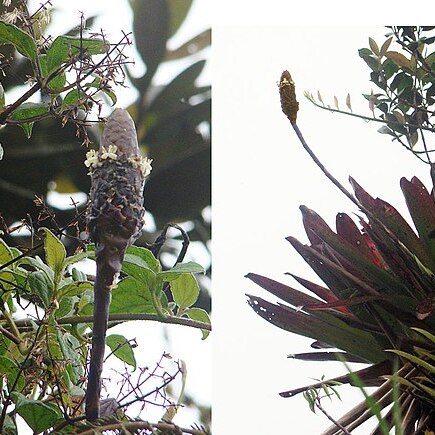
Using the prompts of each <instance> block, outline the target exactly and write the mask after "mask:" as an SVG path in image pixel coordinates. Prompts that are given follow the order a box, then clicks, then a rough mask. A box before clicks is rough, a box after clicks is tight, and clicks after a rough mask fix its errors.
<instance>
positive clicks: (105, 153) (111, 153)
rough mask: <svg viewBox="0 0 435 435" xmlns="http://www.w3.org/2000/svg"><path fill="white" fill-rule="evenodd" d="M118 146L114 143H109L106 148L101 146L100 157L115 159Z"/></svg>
mask: <svg viewBox="0 0 435 435" xmlns="http://www.w3.org/2000/svg"><path fill="white" fill-rule="evenodd" d="M117 149H118V147H117V146H116V145H109V148H108V149H107V150H106V148H104V147H101V159H102V160H106V159H112V160H116V159H117V158H118V156H117V155H116V151H117Z"/></svg>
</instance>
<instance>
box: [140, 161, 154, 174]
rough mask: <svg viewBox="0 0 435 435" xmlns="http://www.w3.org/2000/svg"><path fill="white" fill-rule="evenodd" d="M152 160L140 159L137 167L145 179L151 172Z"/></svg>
mask: <svg viewBox="0 0 435 435" xmlns="http://www.w3.org/2000/svg"><path fill="white" fill-rule="evenodd" d="M152 161H153V160H152V159H149V158H148V157H142V158H141V160H140V162H139V167H140V170H141V171H142V174H143V176H144V177H146V176H147V175H149V174H150V172H151V171H152V169H153V168H152V166H151V162H152Z"/></svg>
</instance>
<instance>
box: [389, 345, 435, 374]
mask: <svg viewBox="0 0 435 435" xmlns="http://www.w3.org/2000/svg"><path fill="white" fill-rule="evenodd" d="M386 351H387V352H392V353H395V354H396V355H399V356H401V357H403V358H406V359H407V360H409V361H411V362H413V363H415V364H417V365H418V366H420V367H422V368H423V369H425V370H427V371H428V372H429V373H435V366H433V365H431V364H429V363H428V362H426V361H424V360H422V359H421V358H418V357H417V356H415V355H412V354H410V353H408V352H403V351H402V350H398V349H386Z"/></svg>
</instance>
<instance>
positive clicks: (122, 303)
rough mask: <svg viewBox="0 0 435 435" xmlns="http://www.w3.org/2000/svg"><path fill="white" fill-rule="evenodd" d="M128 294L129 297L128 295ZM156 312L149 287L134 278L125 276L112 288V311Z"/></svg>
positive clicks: (113, 312) (112, 312)
mask: <svg viewBox="0 0 435 435" xmlns="http://www.w3.org/2000/svg"><path fill="white" fill-rule="evenodd" d="M126 295H128V297H126ZM155 312H156V310H155V308H154V304H153V300H152V297H151V292H150V289H149V287H148V286H147V285H146V284H144V283H141V282H139V281H137V280H136V279H134V278H130V277H127V278H124V279H123V280H122V281H120V282H119V283H118V285H117V286H116V288H114V289H113V290H112V302H111V304H110V313H111V314H115V313H132V314H133V313H148V314H154V313H155Z"/></svg>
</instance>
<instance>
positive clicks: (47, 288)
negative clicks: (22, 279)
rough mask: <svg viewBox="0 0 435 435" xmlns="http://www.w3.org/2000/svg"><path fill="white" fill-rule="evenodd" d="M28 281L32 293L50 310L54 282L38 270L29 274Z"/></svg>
mask: <svg viewBox="0 0 435 435" xmlns="http://www.w3.org/2000/svg"><path fill="white" fill-rule="evenodd" d="M28 280H29V286H30V288H31V290H32V293H33V294H35V295H36V296H38V297H39V299H40V300H41V302H42V304H43V305H44V307H45V308H48V307H49V306H50V304H51V300H52V297H53V282H52V281H51V279H50V278H49V277H48V276H47V274H46V273H45V272H44V271H42V270H38V271H36V272H31V273H29V275H28Z"/></svg>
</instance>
